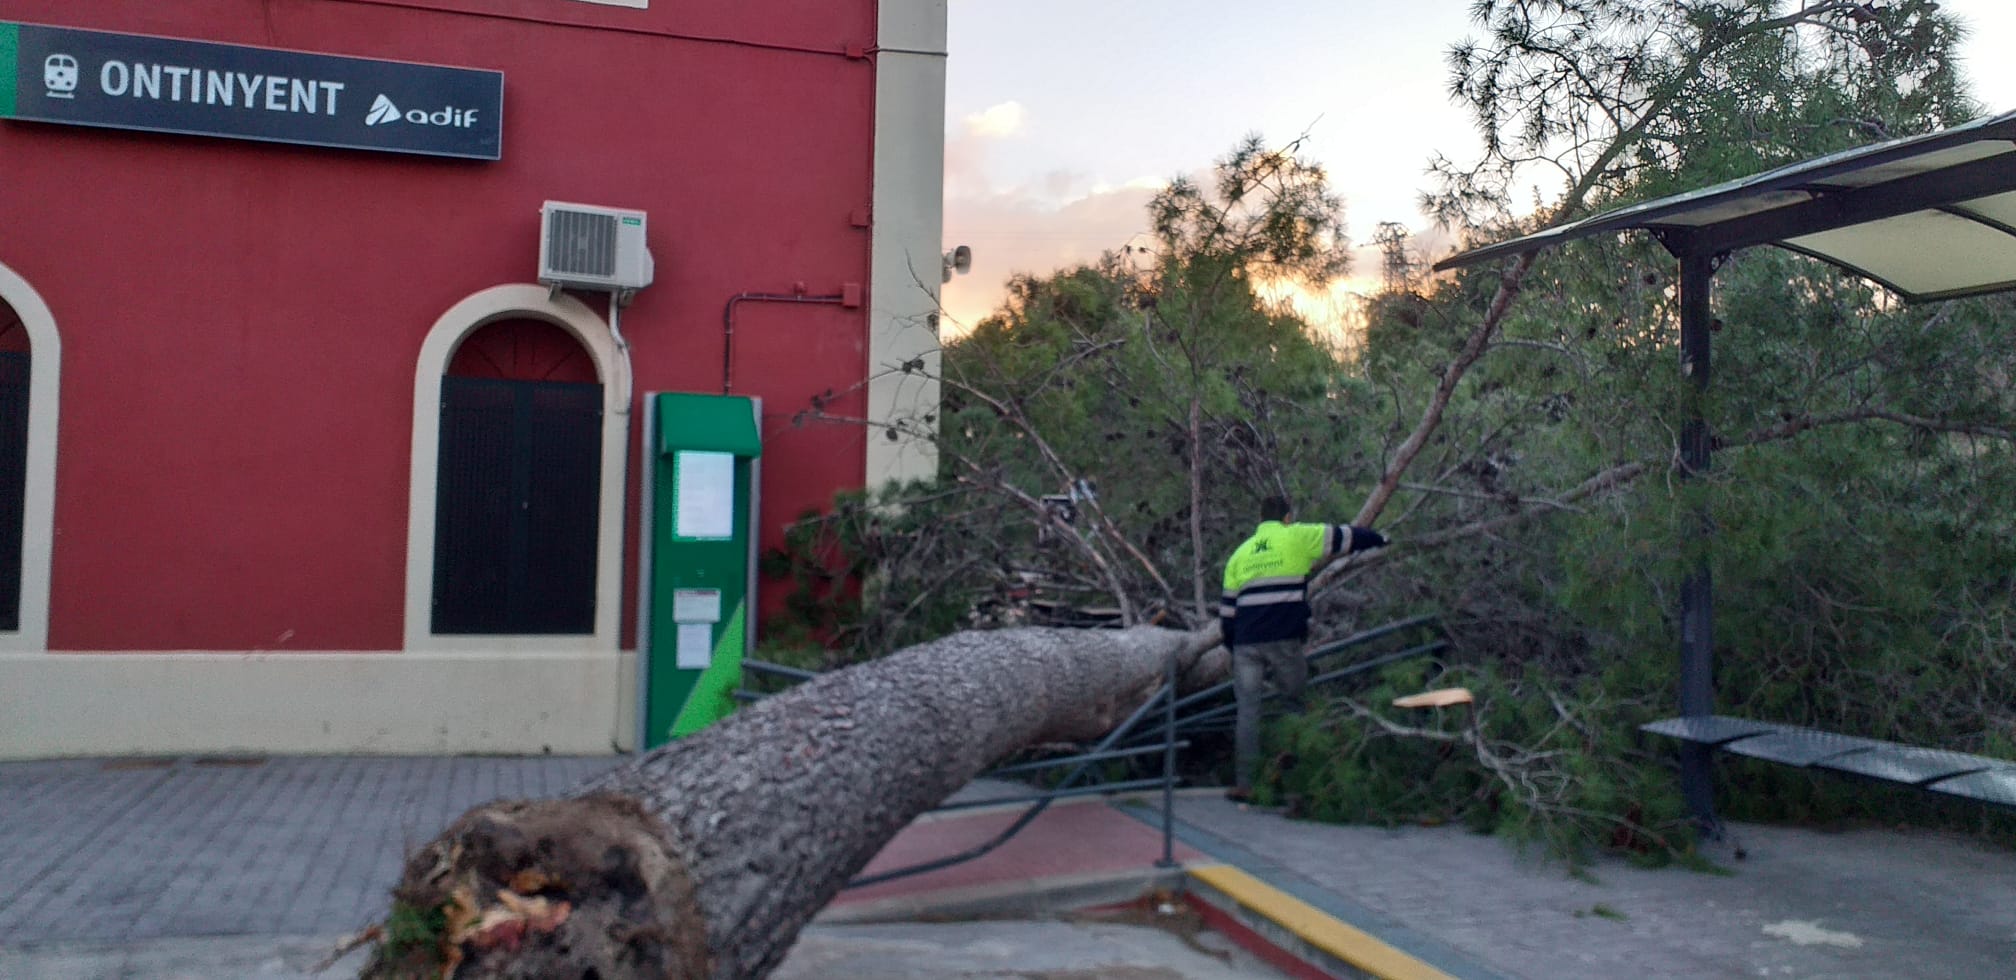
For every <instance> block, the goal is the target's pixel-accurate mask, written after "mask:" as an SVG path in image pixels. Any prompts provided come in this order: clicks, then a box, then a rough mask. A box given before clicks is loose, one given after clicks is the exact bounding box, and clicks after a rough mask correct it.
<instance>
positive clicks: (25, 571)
mask: <svg viewBox="0 0 2016 980" xmlns="http://www.w3.org/2000/svg"><path fill="white" fill-rule="evenodd" d="M0 302H5V303H6V304H7V305H8V306H10V307H13V309H14V314H15V315H16V316H18V317H20V318H21V325H22V327H23V328H25V329H26V330H27V331H28V353H29V356H30V358H31V360H30V361H29V368H28V372H29V373H28V463H27V479H28V483H27V486H26V487H24V488H23V491H24V492H23V497H22V501H21V505H22V506H21V628H20V629H18V630H14V631H12V632H0V651H5V652H10V653H19V652H26V651H37V652H39V651H46V650H48V649H49V565H50V560H51V557H52V555H53V553H54V546H55V540H56V429H57V421H58V419H59V418H60V417H61V413H60V412H59V410H58V405H57V403H58V401H59V394H60V390H61V386H60V382H61V380H62V374H63V340H62V338H61V337H59V336H58V335H57V333H56V316H55V314H53V313H50V312H49V304H47V303H45V302H43V301H42V294H40V293H38V292H36V291H35V288H34V287H33V286H30V285H28V280H26V279H24V278H22V277H21V276H20V275H19V274H18V273H16V272H15V271H14V270H12V269H9V268H8V267H7V266H6V265H4V264H0Z"/></svg>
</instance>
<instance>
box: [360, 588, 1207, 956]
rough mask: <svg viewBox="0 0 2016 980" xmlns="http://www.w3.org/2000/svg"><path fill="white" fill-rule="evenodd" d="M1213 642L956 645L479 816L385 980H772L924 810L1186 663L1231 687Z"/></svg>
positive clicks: (395, 937) (471, 818)
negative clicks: (853, 881) (553, 793)
mask: <svg viewBox="0 0 2016 980" xmlns="http://www.w3.org/2000/svg"><path fill="white" fill-rule="evenodd" d="M1213 632H1214V633H1215V631H1213ZM1214 642H1215V638H1214V637H1211V636H1206V635H1204V634H1192V633H1183V632H1178V631H1174V630H1164V629H1156V628H1153V627H1137V628H1133V629H1127V630H1063V629H1019V630H1003V631H997V632H966V633H957V634H953V635H952V636H949V637H946V638H944V639H941V640H936V641H933V642H931V643H927V644H923V645H920V646H916V647H911V648H909V649H907V650H903V651H900V652H898V653H896V654H894V655H892V656H889V657H887V658H884V659H882V660H877V661H873V662H870V663H866V664H861V665H858V666H855V667H851V668H848V669H846V670H841V671H836V672H834V673H831V674H826V675H822V676H821V677H819V678H817V679H815V680H812V681H808V682H806V683H805V684H803V685H801V686H799V687H797V688H794V689H792V690H791V691H788V692H785V693H783V694H778V695H775V696H772V697H770V698H766V699H764V700H763V701H761V702H758V703H757V704H755V705H753V706H750V707H748V708H745V709H744V710H742V711H741V712H738V713H737V714H735V715H734V716H732V717H730V718H728V719H726V720H725V721H723V722H721V723H720V724H718V725H716V726H714V727H712V728H709V729H707V730H706V731H703V732H701V733H699V734H697V735H694V736H690V737H688V738H685V739H681V740H679V741H676V742H673V743H670V744H668V745H665V746H662V747H660V748H658V749H655V750H653V751H651V752H649V753H646V754H645V755H643V756H641V757H639V758H638V759H636V760H635V761H634V762H631V763H630V764H628V765H624V766H621V767H619V768H617V769H615V770H613V771H612V772H610V773H608V774H606V775H604V776H601V777H598V778H596V779H593V780H590V781H588V782H587V783H584V784H583V785H582V786H580V787H578V788H577V789H576V790H575V791H573V792H572V793H570V794H569V796H568V797H567V798H565V799H561V800H553V801H536V802H524V801H520V802H504V803H493V804H486V805H484V806H480V807H477V808H475V809H473V810H471V811H469V812H468V813H467V814H464V815H463V816H462V817H461V818H460V819H459V820H457V821H456V822H455V824H454V825H452V826H451V827H450V828H449V829H448V830H447V831H446V832H445V833H443V835H442V836H441V837H440V838H438V839H436V840H435V841H434V842H433V843H431V844H429V845H427V846H426V847H424V848H422V849H421V850H420V851H419V852H417V853H416V854H414V855H413V857H411V858H410V859H409V860H408V862H407V865H406V869H405V872H404V875H403V877H402V880H401V882H400V884H399V886H398V887H397V888H396V889H395V890H394V892H393V895H394V901H395V907H394V915H393V918H392V919H391V920H388V923H387V927H386V931H387V939H386V941H384V942H382V943H381V945H380V947H379V949H378V953H377V955H376V957H374V959H373V962H372V964H371V966H370V967H368V968H367V970H366V973H365V975H366V976H416V975H424V976H441V975H443V974H444V971H443V967H444V966H445V967H447V971H446V973H447V975H452V976H455V977H586V976H598V977H601V978H603V980H615V978H618V977H629V976H640V977H642V976H649V977H668V976H669V977H718V978H735V980H740V978H748V977H760V976H763V975H765V974H767V973H768V972H770V971H771V970H772V969H774V968H775V967H776V965H777V964H778V962H779V961H780V960H782V958H783V956H784V954H785V953H786V952H787V951H788V950H789V949H790V947H791V945H792V943H793V942H794V941H796V939H797V936H798V932H799V930H800V929H802V928H803V927H804V926H805V924H806V923H807V922H809V921H810V920H811V918H812V916H813V915H814V914H816V913H817V912H818V911H819V910H820V909H821V908H823V907H825V905H826V904H827V903H828V902H829V901H831V900H832V898H833V897H834V896H835V895H836V894H838V893H839V892H840V890H841V889H842V888H843V887H844V886H845V885H846V883H847V881H848V880H849V879H850V878H852V877H853V876H854V875H856V874H857V873H859V872H860V870H861V869H862V868H863V867H865V866H866V865H867V863H868V861H869V860H870V859H871V858H873V857H874V856H875V854H876V853H877V852H878V851H880V850H881V849H882V847H883V846H884V845H885V844H887V843H888V842H889V840H890V839H891V838H893V837H895V836H896V834H897V832H898V831H900V830H902V829H903V827H904V826H906V825H908V824H909V823H910V821H911V820H912V819H913V818H915V817H916V816H917V815H918V814H920V813H923V812H924V811H926V810H928V809H930V808H931V807H933V806H936V805H937V804H938V803H939V802H941V801H942V800H944V798H945V797H947V796H949V795H951V794H952V793H953V792H954V791H955V790H957V789H958V788H959V787H961V786H963V785H965V784H966V783H967V782H969V781H971V780H972V779H973V778H974V777H975V776H977V775H979V774H980V773H981V772H983V771H984V770H985V769H986V768H987V767H988V766H990V765H992V764H994V763H996V762H997V761H999V760H1001V759H1003V758H1005V757H1007V756H1010V755H1012V754H1014V753H1015V752H1017V751H1019V750H1021V749H1023V748H1025V747H1027V746H1030V745H1034V744H1039V743H1043V742H1050V741H1070V740H1079V739H1088V738H1092V737H1094V736H1097V735H1100V734H1102V733H1104V732H1105V731H1107V730H1109V729H1110V728H1112V726H1113V725H1115V724H1117V723H1118V722H1119V721H1120V720H1121V719H1122V718H1124V717H1125V716H1126V714H1127V713H1128V712H1129V711H1131V710H1133V709H1134V708H1135V707H1137V706H1139V705H1140V704H1141V703H1142V702H1143V701H1145V700H1146V699H1147V698H1148V697H1150V696H1152V694H1153V693H1154V691H1155V690H1156V689H1157V688H1158V687H1159V686H1160V685H1161V683H1162V680H1163V677H1164V673H1165V670H1166V666H1165V665H1166V663H1167V658H1168V657H1169V656H1170V655H1172V654H1174V655H1176V656H1177V658H1178V662H1179V666H1180V669H1182V670H1183V671H1184V672H1185V674H1186V675H1187V676H1186V681H1185V684H1184V686H1185V687H1186V689H1187V688H1191V687H1196V686H1200V685H1203V684H1207V683H1211V682H1213V681H1214V680H1216V679H1218V678H1216V677H1214V676H1211V673H1212V672H1214V671H1215V670H1216V669H1217V668H1215V667H1208V666H1206V665H1205V658H1204V657H1203V654H1205V653H1206V652H1207V651H1208V650H1209V649H1210V646H1211V644H1212V643H1214ZM1211 663H1222V658H1217V659H1215V660H1213V661H1211ZM402 922H404V923H407V924H408V925H406V926H405V927H404V928H405V932H403V933H402V932H401V929H402V925H401V923H402ZM413 922H423V923H428V924H429V925H430V929H428V930H423V932H424V934H423V935H421V936H419V937H418V938H415V937H414V933H413V927H412V926H411V925H410V924H411V923H413ZM402 936H403V937H404V940H403V941H401V937H402Z"/></svg>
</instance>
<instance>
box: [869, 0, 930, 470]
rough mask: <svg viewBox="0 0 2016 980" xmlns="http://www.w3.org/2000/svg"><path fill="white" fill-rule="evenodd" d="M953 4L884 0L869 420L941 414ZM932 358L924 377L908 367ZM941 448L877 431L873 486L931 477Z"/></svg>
mask: <svg viewBox="0 0 2016 980" xmlns="http://www.w3.org/2000/svg"><path fill="white" fill-rule="evenodd" d="M945 8H946V0H881V3H879V4H877V24H876V46H877V47H878V48H881V49H882V50H881V51H880V52H879V53H877V55H876V56H875V202H874V210H873V212H872V213H873V216H874V232H873V235H872V238H871V244H870V248H871V249H872V252H873V260H872V263H873V268H872V269H871V271H870V275H871V276H872V279H871V281H870V283H869V287H868V377H869V381H868V419H869V420H870V421H871V422H881V423H889V422H893V421H897V420H908V421H910V422H912V423H916V422H921V420H922V418H923V416H924V415H926V414H929V413H935V412H937V411H938V383H937V382H936V381H933V380H930V379H931V378H935V377H936V376H937V374H938V326H937V312H938V289H939V276H940V269H941V266H942V262H943V255H944V247H943V244H942V243H943V241H944V237H945V236H944V224H945V201H944V198H945V192H944V189H945V55H944V51H945V42H946V30H945V20H946V9H945ZM918 359H921V360H922V361H923V370H922V371H921V372H914V371H913V372H910V373H905V372H904V370H903V365H904V364H905V363H910V362H915V361H916V360H918ZM937 470H938V453H937V449H936V447H935V446H934V445H933V444H932V443H931V442H928V441H925V440H922V439H901V440H897V441H895V442H891V441H890V440H888V439H886V438H884V437H883V435H882V433H881V432H870V433H868V459H867V485H868V486H869V487H871V488H872V487H878V486H881V485H882V484H883V483H886V482H888V481H890V480H904V479H915V478H918V477H928V476H931V475H933V474H935V473H936V472H937Z"/></svg>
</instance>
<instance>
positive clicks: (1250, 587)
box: [1218, 521, 1351, 647]
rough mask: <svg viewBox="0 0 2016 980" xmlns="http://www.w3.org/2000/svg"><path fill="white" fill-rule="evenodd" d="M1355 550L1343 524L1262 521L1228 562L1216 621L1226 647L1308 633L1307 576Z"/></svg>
mask: <svg viewBox="0 0 2016 980" xmlns="http://www.w3.org/2000/svg"><path fill="white" fill-rule="evenodd" d="M1350 547H1351V534H1350V529H1349V528H1347V527H1345V526H1343V525H1339V524H1283V523H1281V522H1280V521H1263V522H1261V524H1260V527H1259V528H1257V529H1256V530H1254V532H1253V536H1252V537H1250V538H1247V539H1246V540H1245V541H1244V542H1243V543H1241V544H1240V545H1239V547H1238V548H1236V549H1234V550H1233V552H1232V557H1231V558H1229V559H1227V560H1226V562H1225V594H1224V598H1222V599H1221V600H1219V604H1218V619H1219V625H1220V627H1221V628H1222V630H1223V632H1224V641H1225V645H1226V646H1228V647H1229V646H1233V645H1235V644H1248V643H1268V642H1272V641H1275V640H1299V639H1302V638H1303V637H1304V636H1307V635H1308V633H1309V595H1308V586H1309V572H1310V571H1311V570H1312V569H1314V568H1316V567H1317V566H1319V565H1321V564H1323V563H1324V562H1326V561H1329V560H1330V558H1331V557H1333V556H1335V555H1339V554H1343V553H1344V552H1345V551H1347V550H1349V548H1350Z"/></svg>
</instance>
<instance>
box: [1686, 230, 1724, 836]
mask: <svg viewBox="0 0 2016 980" xmlns="http://www.w3.org/2000/svg"><path fill="white" fill-rule="evenodd" d="M1715 265H1716V262H1715V259H1714V256H1712V255H1706V254H1692V253H1689V254H1683V255H1682V256H1681V257H1680V371H1681V374H1682V375H1684V376H1685V377H1686V379H1687V381H1688V382H1689V384H1688V385H1687V387H1686V389H1685V390H1684V391H1683V393H1682V395H1681V398H1682V400H1683V409H1684V410H1683V413H1682V423H1681V429H1680V475H1681V478H1682V479H1683V480H1684V479H1692V478H1695V477H1699V476H1704V475H1706V474H1707V473H1708V469H1709V467H1710V465H1711V464H1712V462H1713V460H1712V454H1713V445H1712V443H1711V442H1710V441H1709V433H1708V422H1707V419H1706V417H1705V415H1704V411H1703V410H1704V408H1705V406H1704V404H1703V403H1704V401H1705V400H1706V396H1707V393H1708V374H1709V346H1710V343H1709V336H1710V331H1711V329H1712V325H1713V312H1712V310H1711V308H1710V305H1709V299H1710V297H1711V295H1712V294H1713V290H1714V283H1715ZM1694 519H1695V528H1696V532H1697V533H1698V534H1700V535H1701V540H1700V541H1699V542H1697V543H1698V544H1699V545H1700V547H1701V548H1702V549H1703V552H1704V553H1702V554H1701V556H1700V558H1699V559H1698V562H1697V564H1696V565H1695V566H1694V569H1693V571H1691V572H1690V573H1688V575H1687V578H1686V581H1684V582H1682V583H1681V585H1680V713H1681V714H1682V715H1685V716H1688V717H1700V716H1706V715H1712V714H1714V713H1715V583H1714V579H1713V578H1712V577H1711V574H1710V572H1709V567H1708V556H1707V555H1706V553H1705V549H1706V548H1708V547H1709V546H1710V541H1709V538H1710V536H1711V535H1712V534H1713V533H1714V525H1713V520H1712V518H1711V517H1710V515H1709V513H1708V505H1707V504H1705V503H1702V504H1700V505H1698V509H1697V510H1696V512H1695V515H1694ZM1712 762H1713V756H1712V754H1711V751H1710V750H1709V748H1708V747H1707V746H1705V745H1697V744H1694V743H1691V742H1690V743H1688V744H1686V745H1685V746H1683V747H1682V748H1681V750H1680V792H1681V795H1682V796H1683V797H1684V798H1685V799H1686V802H1687V812H1688V814H1689V815H1690V816H1692V818H1693V820H1694V823H1695V826H1696V827H1697V828H1698V829H1699V830H1700V831H1701V832H1702V833H1703V834H1705V835H1708V836H1711V837H1715V836H1720V831H1721V824H1720V822H1719V821H1718V820H1716V818H1715V787H1714V782H1713V769H1712Z"/></svg>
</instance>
